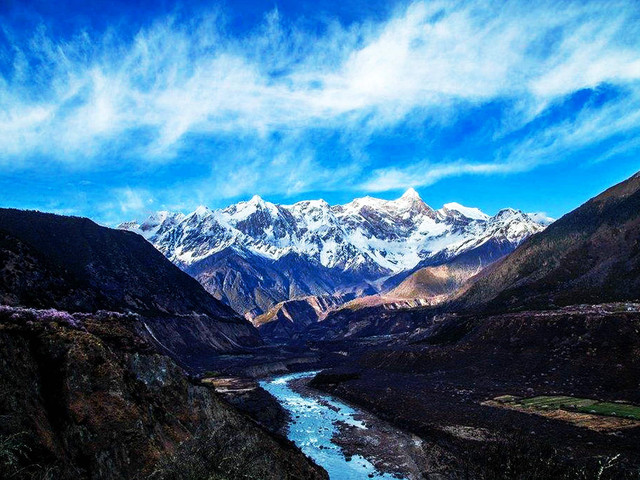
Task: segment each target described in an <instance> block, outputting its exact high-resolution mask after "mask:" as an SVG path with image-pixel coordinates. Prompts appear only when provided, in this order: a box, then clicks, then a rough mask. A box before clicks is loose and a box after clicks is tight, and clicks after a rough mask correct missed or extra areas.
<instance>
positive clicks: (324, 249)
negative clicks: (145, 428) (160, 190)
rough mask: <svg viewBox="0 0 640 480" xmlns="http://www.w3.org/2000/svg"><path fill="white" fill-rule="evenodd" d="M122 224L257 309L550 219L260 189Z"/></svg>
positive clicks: (506, 236) (525, 232)
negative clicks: (279, 200) (287, 199)
mask: <svg viewBox="0 0 640 480" xmlns="http://www.w3.org/2000/svg"><path fill="white" fill-rule="evenodd" d="M119 228H122V229H126V230H131V231H135V232H138V233H140V234H141V235H143V236H144V237H145V238H146V239H147V240H149V241H150V242H151V243H153V244H154V245H155V246H156V247H157V248H158V249H159V250H160V251H161V252H162V253H163V254H164V255H165V256H167V258H169V259H170V260H171V261H173V262H174V263H175V264H177V265H178V266H180V267H181V268H183V269H184V270H186V271H187V272H189V273H191V274H192V275H194V276H195V277H196V278H198V279H199V280H200V281H201V283H203V284H204V285H205V288H207V289H208V290H209V291H210V292H211V293H213V294H214V295H215V296H217V297H218V298H221V299H222V300H223V301H226V302H227V303H229V304H230V305H231V306H232V307H234V308H236V310H238V311H240V312H242V313H248V316H252V315H255V314H258V313H261V312H262V311H264V310H266V309H267V308H269V307H270V306H271V305H273V304H275V303H277V302H279V301H282V300H286V299H288V298H293V297H295V296H299V295H316V294H327V293H330V294H333V293H336V292H344V291H346V290H350V291H371V290H376V289H379V288H380V285H381V284H382V283H381V282H382V281H383V280H384V279H386V278H388V277H390V276H394V275H397V274H401V273H402V272H408V271H411V270H412V269H414V268H415V267H416V266H418V265H422V266H424V265H425V264H440V263H445V262H446V261H447V260H448V259H451V258H454V257H457V256H459V255H461V254H463V253H471V252H474V251H478V252H480V251H483V248H484V250H487V249H489V250H492V249H493V248H494V245H497V246H499V250H500V251H499V254H500V255H498V256H501V255H503V254H504V253H508V251H511V250H513V249H514V248H515V247H516V246H517V245H519V244H520V243H521V242H522V241H523V240H524V239H525V238H527V237H528V236H530V235H532V234H534V233H536V232H539V231H541V230H542V229H543V228H544V227H543V225H542V224H540V223H538V222H536V221H535V220H534V219H533V218H532V217H531V216H529V215H527V214H525V213H523V212H520V211H518V210H513V209H504V210H501V211H500V212H498V213H497V214H496V215H494V216H489V215H487V214H485V213H483V212H481V211H480V210H479V209H477V208H469V207H464V206H462V205H460V204H457V203H448V204H446V205H444V206H443V207H442V208H441V209H439V210H434V209H433V208H431V207H429V206H428V205H427V204H426V203H425V202H424V201H423V200H422V199H421V198H420V196H419V195H418V193H417V192H416V191H415V190H413V189H409V190H407V191H406V192H405V193H404V195H402V196H401V197H400V198H398V199H397V200H381V199H377V198H372V197H363V198H357V199H355V200H353V201H352V202H350V203H347V204H345V205H334V206H331V205H329V204H328V203H327V202H325V201H323V200H310V201H302V202H298V203H295V204H293V205H276V204H273V203H270V202H267V201H265V200H263V199H261V198H260V197H258V196H254V197H253V198H252V199H251V200H249V201H246V202H239V203H237V204H234V205H231V206H229V207H226V208H223V209H219V210H210V209H208V208H207V207H204V206H201V207H198V208H197V209H196V210H195V211H194V212H192V213H190V214H189V215H183V214H181V213H170V212H158V213H156V214H153V215H151V216H150V217H149V218H148V219H146V220H145V221H144V222H142V223H137V222H127V223H123V224H121V225H120V226H119ZM489 247H490V248H489ZM492 251H493V250H492ZM486 253H487V252H486V251H483V253H482V254H479V256H478V261H479V262H480V263H482V262H483V259H482V258H480V257H482V256H483V255H485V256H486ZM471 256H473V255H471ZM494 257H495V258H497V257H496V256H495V255H489V256H488V257H487V258H489V259H490V260H494V259H495V258H494ZM485 263H488V261H487V262H485ZM246 297H248V299H247V298H246Z"/></svg>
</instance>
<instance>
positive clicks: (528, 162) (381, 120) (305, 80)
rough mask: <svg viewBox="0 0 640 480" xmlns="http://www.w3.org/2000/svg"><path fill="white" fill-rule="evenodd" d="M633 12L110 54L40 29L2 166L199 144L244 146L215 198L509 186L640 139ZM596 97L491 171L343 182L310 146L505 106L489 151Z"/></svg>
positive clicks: (155, 40) (191, 27)
mask: <svg viewBox="0 0 640 480" xmlns="http://www.w3.org/2000/svg"><path fill="white" fill-rule="evenodd" d="M637 14H638V11H637V8H635V6H634V5H633V4H630V3H625V2H619V3H611V4H606V5H604V4H601V3H600V2H592V3H587V4H585V5H581V4H580V3H578V2H569V3H558V4H556V3H551V2H536V3H535V5H534V4H532V3H530V2H520V3H515V2H514V3H510V4H509V5H503V4H498V3H495V2H473V3H466V2H442V1H435V2H428V3H427V2H415V3H413V4H411V5H409V6H408V7H406V8H403V9H400V10H398V11H397V12H396V14H395V15H393V16H392V17H391V18H390V19H388V20H387V21H384V22H380V23H371V22H369V23H362V24H359V25H358V24H356V25H354V26H351V27H348V28H347V27H343V26H341V25H339V24H338V23H332V24H329V25H327V28H326V32H325V33H322V34H318V33H316V32H311V31H307V30H305V29H304V28H302V27H298V26H296V25H295V24H289V23H287V22H286V19H284V20H283V19H282V18H281V15H279V14H278V12H277V11H274V12H272V13H271V14H270V15H269V16H268V17H267V18H266V19H265V23H264V25H263V26H262V27H261V28H260V29H258V30H256V31H255V32H253V33H252V34H250V35H248V36H247V37H245V38H234V37H230V36H229V35H228V34H227V33H226V32H227V29H226V28H225V25H224V19H223V18H222V17H221V16H220V15H217V14H215V15H211V16H209V17H205V18H201V19H198V20H194V21H190V22H188V23H180V22H178V21H177V20H175V19H173V18H165V19H160V20H158V21H157V22H156V23H155V24H154V25H152V26H151V27H149V28H147V29H144V30H141V31H140V32H138V33H137V35H135V37H134V38H133V40H132V41H131V42H129V43H122V42H120V41H118V40H114V39H117V38H118V35H117V33H118V32H115V31H112V32H109V33H108V34H107V35H105V36H104V38H91V37H90V36H89V35H87V34H82V35H79V36H78V37H76V38H75V39H74V40H73V41H67V42H65V43H59V42H56V41H55V40H54V39H52V38H50V37H49V36H47V33H46V30H45V29H42V30H40V31H39V32H37V34H36V36H35V38H34V39H33V41H32V42H29V43H28V44H25V43H24V42H22V43H21V42H18V41H16V43H15V45H13V49H14V51H15V52H16V53H15V55H14V57H13V60H12V61H13V65H12V66H8V67H9V70H10V73H9V74H6V75H5V76H4V77H3V78H0V153H2V155H0V165H3V166H4V168H9V167H13V166H15V165H20V166H22V167H23V168H32V167H35V165H33V164H32V162H33V161H34V160H33V158H34V157H33V156H34V154H44V155H46V157H47V158H49V159H51V160H50V161H54V162H60V163H65V164H67V165H68V166H71V167H75V168H89V167H90V166H91V165H92V163H93V162H96V161H109V160H104V158H105V157H108V155H105V153H106V152H107V153H111V152H125V153H126V155H125V156H126V157H127V158H133V159H135V161H136V162H143V163H144V162H157V161H163V162H169V161H172V160H173V159H176V158H179V156H180V152H181V149H182V148H183V147H185V145H187V144H188V142H189V140H188V139H189V136H190V135H194V134H195V135H209V136H222V137H228V136H237V137H239V138H241V139H247V141H246V142H245V143H246V144H247V147H246V148H245V150H244V151H242V152H239V154H238V155H237V156H236V157H237V164H236V166H235V167H234V168H229V166H228V165H222V166H220V165H218V166H216V164H215V162H214V167H213V170H212V180H213V181H214V183H215V185H216V186H215V188H216V189H217V190H216V192H217V193H218V194H219V195H220V196H223V197H232V196H235V195H239V194H244V193H249V192H251V191H252V189H256V188H258V187H260V191H263V192H264V191H269V190H270V189H273V190H274V191H277V192H278V193H296V192H301V191H306V190H312V189H316V188H318V186H319V185H323V188H324V189H326V190H330V189H332V188H338V187H342V188H350V187H352V188H366V189H369V190H372V191H380V190H385V189H395V188H403V187H406V186H408V185H416V186H417V185H428V184H430V183H433V182H435V181H438V180H439V179H441V178H445V177H449V176H455V175H463V174H492V173H508V172H514V171H522V170H524V169H528V168H533V167H534V166H535V165H538V164H540V163H545V162H551V161H557V160H559V159H561V158H562V152H566V151H568V150H571V149H576V148H581V147H582V146H584V145H588V144H592V143H594V142H596V141H601V140H603V139H606V138H610V137H612V136H614V135H618V134H620V133H626V134H629V133H633V132H636V133H637V132H638V129H639V125H640V123H639V122H638V120H639V118H638V116H639V115H640V114H638V112H639V111H640V109H639V108H638V106H640V87H639V82H640V27H639V25H638V22H637ZM34 62H35V63H37V64H38V65H46V68H45V70H46V71H44V72H40V73H38V72H37V69H38V68H41V67H37V66H34ZM602 84H612V85H615V86H616V87H618V88H620V89H623V90H624V91H625V92H627V96H626V98H624V99H618V100H615V101H612V102H610V103H608V104H607V105H604V106H593V107H591V108H585V109H584V111H583V112H582V113H581V114H580V115H579V116H578V118H576V119H571V120H567V121H561V122H559V123H555V124H552V125H549V126H544V127H543V128H542V129H541V130H537V131H534V132H532V133H530V134H529V135H528V136H527V137H526V138H525V140H524V141H518V142H515V143H514V142H507V143H505V144H502V143H500V144H499V145H500V148H499V149H498V152H497V154H496V158H495V159H493V160H490V161H482V162H479V161H475V160H474V159H469V160H459V161H454V162H451V161H447V162H438V161H434V160H432V161H431V162H425V161H422V160H417V161H415V162H413V163H412V164H410V165H407V166H403V167H400V166H397V165H395V166H390V167H388V168H384V169H376V170H373V171H372V172H371V173H367V174H366V177H365V178H364V180H360V181H354V180H351V181H349V179H348V176H349V175H354V174H361V173H362V172H361V171H360V169H361V168H362V165H360V166H358V164H357V163H358V162H356V161H354V162H352V163H351V164H347V165H340V166H339V167H336V166H332V165H322V164H321V163H320V162H319V161H318V160H317V159H316V155H315V152H314V145H313V143H310V142H309V140H308V139H307V137H306V136H305V132H308V131H311V130H314V129H318V128H323V129H328V130H331V131H337V132H341V134H342V135H343V137H344V138H345V139H346V140H345V149H347V150H351V151H355V150H357V148H356V147H354V144H353V142H354V141H357V140H355V139H357V138H358V137H367V136H370V135H374V134H375V133H376V132H384V131H385V130H386V129H388V128H393V127H394V126H395V125H398V124H399V123H401V122H403V121H405V120H406V119H407V118H411V117H416V118H420V119H426V120H428V121H429V122H431V123H432V124H442V125H446V124H449V123H452V122H455V120H456V118H457V116H458V114H459V112H460V111H462V110H464V108H466V107H467V106H473V105H478V104H483V103H485V102H491V101H495V100H504V99H508V100H509V102H511V104H512V105H514V106H513V107H505V108H510V111H509V112H507V114H505V116H504V119H503V125H501V126H498V127H496V128H497V129H496V131H495V132H494V138H495V139H500V138H501V136H505V135H508V134H509V133H510V132H513V131H517V130H518V129H519V128H522V127H523V126H524V125H526V124H528V123H529V122H531V121H532V120H534V119H535V118H537V117H538V116H539V115H541V114H543V113H544V112H545V109H546V108H547V107H548V106H549V105H553V104H554V103H557V102H560V101H562V100H563V99H564V98H565V97H566V96H567V95H570V94H572V93H574V92H576V91H578V90H580V89H583V88H595V87H598V86H599V85H602ZM276 130H278V131H284V132H285V134H286V135H287V136H288V138H289V141H288V142H287V144H286V148H285V150H283V151H280V150H278V149H275V150H274V151H272V152H271V153H272V154H273V155H272V156H271V157H270V158H264V156H265V154H264V151H260V150H256V149H257V148H258V147H260V146H263V145H264V144H265V143H267V144H268V143H269V140H268V139H269V135H270V133H272V132H273V131H276ZM297 141H299V142H303V145H302V146H300V145H294V144H295V142H297ZM362 143H366V141H362V140H360V144H362ZM272 150H273V148H272ZM230 156H231V155H228V156H227V157H230ZM269 182H271V183H269ZM121 197H122V198H123V201H122V202H121V204H120V208H121V209H122V210H123V211H124V210H125V208H127V209H133V205H134V204H135V203H136V201H137V200H140V199H139V198H138V199H137V198H134V197H135V196H134V195H133V194H132V193H131V192H128V191H127V190H123V192H121ZM143 204H144V200H142V201H141V203H138V206H141V207H142V206H143Z"/></svg>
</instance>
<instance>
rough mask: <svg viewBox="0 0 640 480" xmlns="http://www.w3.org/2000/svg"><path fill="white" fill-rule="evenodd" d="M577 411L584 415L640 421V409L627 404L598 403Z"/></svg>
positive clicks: (579, 408)
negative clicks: (591, 414) (593, 414)
mask: <svg viewBox="0 0 640 480" xmlns="http://www.w3.org/2000/svg"><path fill="white" fill-rule="evenodd" d="M576 410H577V411H579V412H582V413H595V414H596V415H606V416H609V417H621V418H630V419H632V420H640V407H638V406H636V405H630V404H625V403H610V402H598V403H594V404H592V405H591V406H584V407H578V408H576Z"/></svg>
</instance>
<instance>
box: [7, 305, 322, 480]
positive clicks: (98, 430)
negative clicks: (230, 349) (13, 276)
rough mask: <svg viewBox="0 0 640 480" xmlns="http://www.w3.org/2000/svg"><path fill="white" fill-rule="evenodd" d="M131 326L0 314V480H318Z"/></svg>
mask: <svg viewBox="0 0 640 480" xmlns="http://www.w3.org/2000/svg"><path fill="white" fill-rule="evenodd" d="M138 320H139V316H138V315H135V314H129V315H123V314H118V313H113V312H98V313H74V314H69V313H66V312H61V311H56V310H35V309H24V308H16V307H6V306H0V385H2V388H1V389H0V418H1V419H2V421H0V444H1V445H2V458H1V459H0V478H5V479H9V478H12V479H25V480H27V479H64V480H66V479H73V480H85V479H87V480H88V479H91V480H94V479H95V480H117V479H125V478H127V479H128V478H130V479H147V478H149V479H158V480H178V479H229V480H231V479H255V480H263V479H264V480H280V479H288V480H301V479H323V478H327V476H326V473H325V472H324V471H323V470H322V469H320V468H319V467H317V466H316V465H314V464H313V463H312V462H311V461H310V460H309V459H308V458H307V457H305V455H304V454H302V453H301V452H300V451H299V450H298V449H296V448H295V446H294V445H293V444H292V443H290V442H288V441H287V440H285V439H283V438H281V437H274V436H272V435H270V434H268V433H267V432H266V431H264V430H263V429H262V428H260V427H259V426H258V425H257V424H256V423H255V422H254V421H252V420H250V419H249V418H248V417H246V416H245V415H243V414H241V413H239V412H238V411H237V410H236V409H235V408H233V407H231V406H230V405H229V404H227V403H226V402H224V401H222V400H221V399H220V398H219V397H218V395H217V394H216V393H215V392H214V390H213V388H212V387H208V386H206V385H204V384H200V383H198V382H196V381H190V380H189V379H188V378H187V377H186V376H185V375H184V372H183V370H182V369H181V368H179V367H178V365H176V364H175V363H174V362H173V361H172V360H171V359H170V358H168V357H167V356H165V355H161V354H158V352H157V349H156V348H155V347H156V345H154V343H153V342H152V341H151V339H144V338H142V337H141V336H140V335H139V334H138V331H137V323H138Z"/></svg>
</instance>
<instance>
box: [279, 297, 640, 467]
mask: <svg viewBox="0 0 640 480" xmlns="http://www.w3.org/2000/svg"><path fill="white" fill-rule="evenodd" d="M639 311H640V309H639V308H638V305H636V304H611V305H594V306H589V305H582V306H575V307H567V308H563V309H557V310H553V311H532V312H518V313H512V314H504V315H495V316H478V315H475V316H474V315H469V316H456V315H453V316H451V317H444V318H438V319H436V320H434V322H433V325H431V326H430V327H428V328H425V329H423V330H422V331H421V332H418V333H414V334H411V335H391V336H381V337H372V338H360V339H349V340H345V341H343V342H339V341H337V342H336V341H334V342H326V343H321V342H320V343H316V344H313V345H311V348H315V349H317V350H318V351H320V352H323V353H322V355H319V357H318V358H317V362H316V363H315V365H316V367H317V368H324V370H323V371H322V372H321V373H319V374H318V375H317V376H316V377H315V378H314V379H313V380H312V381H311V383H310V387H312V388H314V389H318V390H321V391H322V392H326V393H330V394H331V395H334V396H336V397H338V398H340V399H343V400H345V401H347V402H348V403H350V404H352V405H357V406H358V407H359V408H361V409H362V410H363V411H365V412H371V414H372V415H373V416H372V417H371V418H375V417H378V418H379V419H382V420H383V421H388V422H389V424H391V425H392V426H393V427H391V428H394V429H400V430H402V431H405V432H408V433H407V435H408V436H412V435H414V436H415V437H416V438H418V439H419V441H420V442H422V445H426V446H427V447H424V448H422V447H421V448H419V449H417V450H414V451H413V452H412V460H411V462H413V465H414V466H415V465H420V467H418V469H422V472H421V473H423V474H430V475H436V477H437V475H441V477H438V478H474V479H475V478H479V479H483V478H486V479H489V478H491V479H500V478H504V479H507V478H508V479H515V478H528V479H529V478H530V479H540V478H542V479H545V478H554V479H556V478H560V479H561V478H567V479H569V478H584V479H590V478H601V479H606V478H611V479H613V478H616V479H618V478H634V479H637V478H640V421H638V420H637V419H635V418H634V417H629V418H626V419H622V418H613V417H602V416H597V415H593V414H592V413H590V412H586V413H585V412H582V413H580V415H578V413H576V412H573V413H571V412H568V410H570V408H569V407H570V406H569V407H567V408H565V410H557V411H556V410H553V411H548V410H547V408H548V407H549V405H543V406H542V407H541V408H535V409H529V408H525V407H524V406H523V405H522V404H519V403H513V401H512V399H511V398H512V397H506V396H509V395H510V396H515V397H517V398H521V399H529V398H531V397H537V396H548V397H549V398H548V399H547V400H545V402H547V403H549V402H551V404H553V401H554V400H553V399H557V398H560V397H561V396H564V397H567V396H570V397H575V398H576V399H577V400H574V403H575V402H582V403H581V405H587V404H590V405H596V403H595V402H598V401H600V402H605V403H602V404H599V405H603V406H606V407H607V408H608V409H609V413H611V405H620V408H619V410H620V411H627V412H632V413H634V412H636V410H635V409H634V408H633V407H631V406H630V404H636V405H638V404H640V390H639V389H638V385H640V355H639V354H640V313H639ZM286 363H287V362H286V361H284V364H286ZM290 366H291V368H292V369H293V370H294V371H295V370H296V369H297V370H302V367H303V364H299V363H296V362H295V361H294V362H293V363H292V364H291V365H290ZM316 367H314V368H316ZM326 367H329V368H326ZM294 385H296V388H298V389H304V391H305V394H306V395H309V388H308V387H307V386H304V385H299V384H294ZM505 399H507V400H505ZM527 402H528V403H536V402H537V403H540V400H537V399H536V400H531V401H529V400H527ZM527 402H524V403H527ZM585 402H586V403H585ZM621 402H623V403H621ZM624 402H626V405H625V404H624ZM543 403H544V402H543ZM565 403H566V402H565ZM603 408H604V407H603ZM605 410H606V409H605ZM554 412H555V413H554ZM600 413H603V412H600ZM604 413H606V412H604ZM634 414H635V413H634ZM576 416H577V417H579V418H577V417H576ZM607 418H608V420H607ZM383 423H384V422H383ZM603 425H604V426H605V428H603ZM377 430H378V434H374V435H373V436H370V437H368V438H366V436H364V437H363V436H361V435H360V436H359V433H361V432H358V431H357V430H356V429H354V428H352V427H349V426H345V425H342V426H340V427H339V435H337V436H336V441H337V442H338V443H339V444H340V445H341V446H342V447H343V448H344V450H345V452H347V454H349V453H360V454H364V455H365V456H366V455H367V448H368V446H367V445H369V446H371V445H374V444H376V443H377V444H380V443H383V442H385V441H390V439H389V438H388V437H387V438H385V435H384V432H383V431H384V429H377ZM396 431H397V430H396ZM378 452H380V450H378ZM369 453H371V452H369ZM372 458H373V457H372ZM372 461H374V463H375V460H372ZM378 462H380V465H382V464H383V463H384V455H382V456H379V457H378ZM376 466H377V464H376ZM405 475H406V473H405ZM598 475H600V476H599V477H598ZM436 477H433V478H436ZM409 478H411V477H410V476H409ZM418 478H419V477H418ZM426 478H430V477H426Z"/></svg>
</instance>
